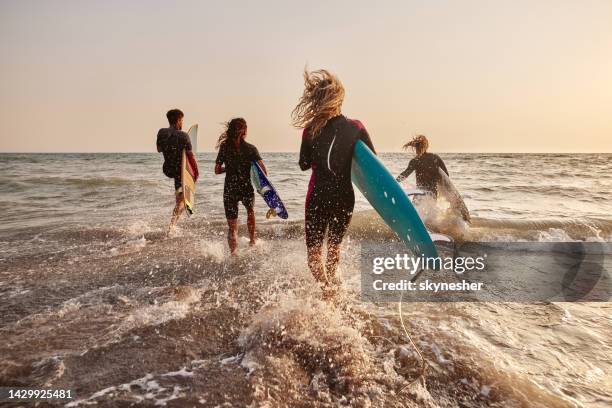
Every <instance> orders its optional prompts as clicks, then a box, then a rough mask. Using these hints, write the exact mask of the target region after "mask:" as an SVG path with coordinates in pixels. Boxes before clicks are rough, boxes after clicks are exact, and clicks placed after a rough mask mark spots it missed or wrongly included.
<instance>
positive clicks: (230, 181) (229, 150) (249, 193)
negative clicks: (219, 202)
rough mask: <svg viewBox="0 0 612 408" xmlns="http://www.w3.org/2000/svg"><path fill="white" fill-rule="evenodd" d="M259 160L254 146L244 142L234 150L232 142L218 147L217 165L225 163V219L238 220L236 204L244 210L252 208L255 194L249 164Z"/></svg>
mask: <svg viewBox="0 0 612 408" xmlns="http://www.w3.org/2000/svg"><path fill="white" fill-rule="evenodd" d="M259 160H261V156H260V155H259V151H258V150H257V148H256V147H255V146H253V145H252V144H250V143H247V142H245V141H244V140H243V141H242V142H240V147H239V148H238V149H236V145H235V144H234V143H233V142H227V141H226V142H223V143H222V144H221V146H220V147H219V154H218V155H217V160H216V161H215V162H216V163H217V164H219V165H222V164H224V163H225V184H224V185H223V207H224V208H225V218H227V219H228V220H233V219H236V218H238V202H239V201H242V204H243V205H244V207H245V208H246V209H251V208H253V204H254V202H255V192H254V190H253V185H252V184H251V163H252V162H254V161H255V162H256V161H259Z"/></svg>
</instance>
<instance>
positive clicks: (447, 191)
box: [438, 168, 471, 223]
mask: <svg viewBox="0 0 612 408" xmlns="http://www.w3.org/2000/svg"><path fill="white" fill-rule="evenodd" d="M438 173H440V181H439V182H438V194H439V195H441V196H443V197H444V198H446V200H447V201H448V202H449V204H450V205H451V207H452V208H454V209H456V210H457V211H458V212H459V213H460V214H461V217H462V218H463V220H464V221H466V222H468V223H469V222H471V219H470V211H469V210H468V208H467V205H465V201H463V198H462V197H461V194H460V193H459V191H458V190H457V188H455V186H454V185H453V183H452V182H451V180H450V178H449V177H448V176H447V175H446V173H445V172H444V170H442V169H441V168H438Z"/></svg>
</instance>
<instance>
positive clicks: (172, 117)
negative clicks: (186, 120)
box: [166, 109, 185, 125]
mask: <svg viewBox="0 0 612 408" xmlns="http://www.w3.org/2000/svg"><path fill="white" fill-rule="evenodd" d="M183 116H185V114H184V113H183V111H182V110H180V109H170V110H169V111H168V112H167V113H166V117H167V118H168V123H170V124H171V125H176V122H178V120H179V119H180V118H182V117H183Z"/></svg>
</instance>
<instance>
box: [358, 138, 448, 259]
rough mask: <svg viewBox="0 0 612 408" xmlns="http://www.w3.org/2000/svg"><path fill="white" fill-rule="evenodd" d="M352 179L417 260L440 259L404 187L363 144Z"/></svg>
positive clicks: (359, 146) (359, 141)
mask: <svg viewBox="0 0 612 408" xmlns="http://www.w3.org/2000/svg"><path fill="white" fill-rule="evenodd" d="M351 179H352V181H353V184H355V186H357V188H358V189H359V191H361V193H362V194H363V195H364V196H365V198H366V199H367V200H368V201H369V202H370V204H372V207H374V209H375V210H376V211H377V212H378V214H380V216H381V217H382V219H383V220H384V221H385V223H387V225H388V226H389V227H390V228H391V229H392V230H393V231H394V232H395V233H396V234H397V236H398V237H399V238H400V239H401V240H402V241H403V242H404V243H405V244H406V246H407V247H408V248H409V249H410V250H411V251H412V253H413V255H415V256H421V255H422V256H425V257H432V258H433V257H437V256H438V251H437V250H436V246H435V245H434V243H433V242H432V240H431V237H430V235H429V233H428V232H427V229H426V228H425V224H423V221H422V220H421V217H419V214H418V213H417V210H416V209H415V208H414V206H413V205H412V203H411V202H410V199H409V198H408V196H407V195H406V193H405V192H404V190H402V187H401V186H400V185H399V183H398V182H397V181H396V180H395V177H393V176H392V175H391V173H389V170H387V168H386V167H385V166H384V165H383V164H382V162H381V161H380V159H379V158H378V157H376V155H375V154H374V153H372V151H371V150H370V148H369V147H368V146H367V145H366V144H365V143H364V142H362V141H361V140H358V141H357V144H356V145H355V151H354V152H353V163H352V168H351Z"/></svg>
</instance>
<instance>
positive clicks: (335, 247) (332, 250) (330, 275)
mask: <svg viewBox="0 0 612 408" xmlns="http://www.w3.org/2000/svg"><path fill="white" fill-rule="evenodd" d="M340 245H341V244H340V243H335V242H331V241H330V240H328V241H327V260H326V262H325V271H326V272H327V281H328V282H329V283H330V284H331V285H334V286H337V285H338V277H337V276H336V270H338V264H339V263H340Z"/></svg>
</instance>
